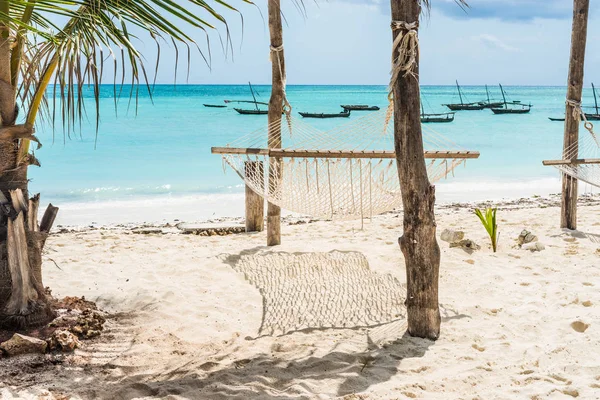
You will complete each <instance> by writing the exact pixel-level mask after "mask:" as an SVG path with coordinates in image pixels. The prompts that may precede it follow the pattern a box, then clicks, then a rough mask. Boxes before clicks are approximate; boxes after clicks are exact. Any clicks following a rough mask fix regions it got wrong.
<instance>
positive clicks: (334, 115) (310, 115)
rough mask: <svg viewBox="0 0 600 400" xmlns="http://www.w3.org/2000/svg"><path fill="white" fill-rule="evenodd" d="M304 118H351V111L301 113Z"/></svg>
mask: <svg viewBox="0 0 600 400" xmlns="http://www.w3.org/2000/svg"><path fill="white" fill-rule="evenodd" d="M298 114H300V115H302V116H303V117H304V118H348V117H349V116H350V110H344V111H342V112H339V113H331V114H328V113H307V112H299V113H298Z"/></svg>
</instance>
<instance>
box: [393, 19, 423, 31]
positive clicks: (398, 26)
mask: <svg viewBox="0 0 600 400" xmlns="http://www.w3.org/2000/svg"><path fill="white" fill-rule="evenodd" d="M391 26H392V30H393V31H398V30H405V31H409V32H410V31H414V30H416V29H417V28H419V21H415V22H411V23H408V22H406V21H392V24H391Z"/></svg>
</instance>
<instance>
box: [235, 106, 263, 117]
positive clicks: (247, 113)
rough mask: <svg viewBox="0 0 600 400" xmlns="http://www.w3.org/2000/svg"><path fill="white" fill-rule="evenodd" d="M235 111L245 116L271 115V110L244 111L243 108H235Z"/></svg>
mask: <svg viewBox="0 0 600 400" xmlns="http://www.w3.org/2000/svg"><path fill="white" fill-rule="evenodd" d="M233 109H234V110H235V111H237V112H238V113H240V114H243V115H264V114H268V113H269V110H260V109H259V110H244V109H243V108H235V107H234V108H233Z"/></svg>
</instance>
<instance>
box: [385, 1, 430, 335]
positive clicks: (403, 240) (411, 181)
mask: <svg viewBox="0 0 600 400" xmlns="http://www.w3.org/2000/svg"><path fill="white" fill-rule="evenodd" d="M391 6H392V35H393V40H394V47H393V53H392V62H393V65H392V68H393V70H392V79H391V82H390V90H391V94H390V101H391V102H393V108H394V109H393V111H394V149H395V152H396V160H397V161H396V163H397V167H398V176H399V178H400V187H401V190H402V203H403V206H404V207H403V209H404V232H403V234H402V237H400V239H399V243H400V248H401V250H402V253H403V254H404V258H405V262H406V278H407V279H406V282H407V295H406V308H407V314H408V333H409V334H410V335H412V336H417V337H422V338H428V339H432V340H435V339H437V338H438V337H439V335H440V322H441V319H440V310H439V305H438V278H439V268H440V248H439V246H438V244H437V241H436V238H435V226H436V225H435V214H434V211H433V207H434V204H435V186H433V185H432V184H431V183H430V182H429V178H428V176H427V167H426V165H425V158H424V157H423V154H424V152H423V136H422V132H421V117H420V115H421V111H420V101H421V100H420V92H419V50H418V36H417V34H418V27H419V16H420V14H421V1H420V0H391Z"/></svg>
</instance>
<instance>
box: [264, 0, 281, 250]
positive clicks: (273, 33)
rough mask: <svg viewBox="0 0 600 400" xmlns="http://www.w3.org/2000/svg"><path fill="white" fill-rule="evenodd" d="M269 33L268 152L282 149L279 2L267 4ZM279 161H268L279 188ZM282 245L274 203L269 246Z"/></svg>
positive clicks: (272, 0) (269, 217)
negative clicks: (270, 77) (270, 76)
mask: <svg viewBox="0 0 600 400" xmlns="http://www.w3.org/2000/svg"><path fill="white" fill-rule="evenodd" d="M268 10H269V33H270V37H271V66H272V86H271V99H270V100H269V115H268V117H269V143H268V147H269V148H281V113H282V112H283V79H282V78H283V77H284V76H285V59H284V52H283V48H282V46H283V29H282V27H281V4H280V0H268ZM281 173H282V164H281V160H280V159H279V158H274V157H269V185H270V186H271V188H274V187H277V186H278V185H279V180H280V179H281V178H282V176H281ZM279 244H281V208H280V207H279V206H277V205H275V204H273V203H271V202H269V203H268V205H267V246H276V245H279Z"/></svg>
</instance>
